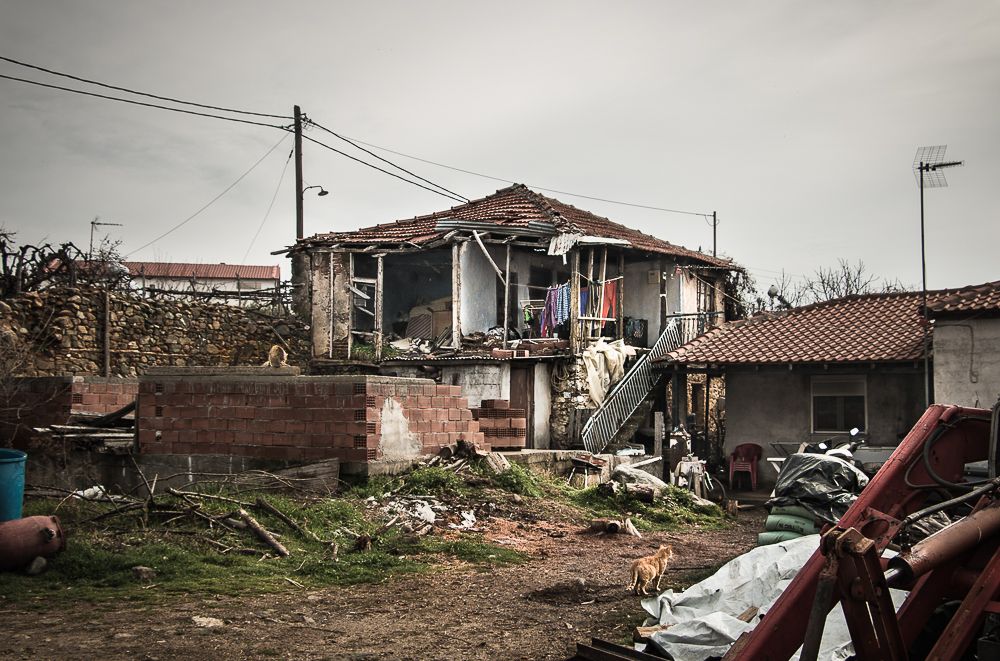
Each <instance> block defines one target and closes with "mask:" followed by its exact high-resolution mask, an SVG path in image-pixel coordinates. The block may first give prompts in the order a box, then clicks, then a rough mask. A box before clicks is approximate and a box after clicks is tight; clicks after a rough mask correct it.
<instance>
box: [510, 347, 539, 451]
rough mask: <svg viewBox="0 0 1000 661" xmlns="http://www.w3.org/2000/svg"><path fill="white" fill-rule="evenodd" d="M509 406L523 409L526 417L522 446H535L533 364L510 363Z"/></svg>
mask: <svg viewBox="0 0 1000 661" xmlns="http://www.w3.org/2000/svg"><path fill="white" fill-rule="evenodd" d="M510 407H511V408H512V409H524V412H525V416H526V417H527V419H528V424H527V428H528V429H527V431H526V432H525V433H526V437H525V439H524V447H526V448H534V447H535V426H534V424H533V421H534V419H535V365H534V364H533V363H532V364H530V365H518V364H516V363H511V366H510Z"/></svg>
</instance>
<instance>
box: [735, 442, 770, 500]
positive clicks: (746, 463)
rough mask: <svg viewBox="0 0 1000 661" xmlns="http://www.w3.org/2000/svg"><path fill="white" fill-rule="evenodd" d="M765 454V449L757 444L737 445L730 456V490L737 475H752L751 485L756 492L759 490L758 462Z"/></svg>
mask: <svg viewBox="0 0 1000 661" xmlns="http://www.w3.org/2000/svg"><path fill="white" fill-rule="evenodd" d="M763 454H764V448H762V447H761V446H759V445H757V444H756V443H743V444H742V445H737V446H736V448H735V449H734V450H733V453H732V454H731V455H729V488H730V489H732V488H733V475H735V474H736V473H740V472H743V473H750V485H751V487H752V488H753V490H754V491H756V490H757V462H758V461H760V458H761V457H762V456H763Z"/></svg>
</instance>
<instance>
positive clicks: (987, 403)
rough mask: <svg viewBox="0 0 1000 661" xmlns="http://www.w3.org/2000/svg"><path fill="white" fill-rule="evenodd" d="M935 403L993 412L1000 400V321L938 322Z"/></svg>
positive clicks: (995, 319) (935, 325) (942, 320)
mask: <svg viewBox="0 0 1000 661" xmlns="http://www.w3.org/2000/svg"><path fill="white" fill-rule="evenodd" d="M933 369H934V401H935V402H938V403H940V404H960V405H962V406H981V407H983V408H990V407H991V406H993V404H994V403H996V401H997V397H998V396H1000V319H997V318H992V319H989V318H988V319H970V320H967V321H951V320H947V319H939V320H937V321H935V322H934V368H933Z"/></svg>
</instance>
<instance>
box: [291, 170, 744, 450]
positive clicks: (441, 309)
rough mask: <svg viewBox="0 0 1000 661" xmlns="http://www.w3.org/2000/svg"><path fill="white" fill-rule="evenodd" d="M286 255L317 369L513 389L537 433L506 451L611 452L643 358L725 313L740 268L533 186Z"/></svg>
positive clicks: (640, 397)
mask: <svg viewBox="0 0 1000 661" xmlns="http://www.w3.org/2000/svg"><path fill="white" fill-rule="evenodd" d="M290 252H291V253H292V254H293V256H294V255H295V254H298V257H297V258H298V259H305V260H306V261H307V264H308V272H309V273H310V274H311V278H310V279H309V282H307V283H305V285H306V286H307V288H308V298H309V301H310V306H311V328H312V339H313V361H312V364H311V371H312V372H313V373H318V374H323V373H327V374H336V373H343V372H350V371H358V370H369V371H372V372H377V373H381V374H383V375H396V376H401V377H412V376H421V377H427V376H432V377H434V378H435V379H436V380H438V381H439V382H440V383H442V384H446V385H451V386H460V387H461V390H462V393H463V394H464V395H465V396H466V397H467V398H468V400H469V405H470V406H471V407H476V406H479V404H480V402H481V401H483V400H509V401H510V406H511V408H514V409H519V410H522V409H523V410H524V412H525V417H526V418H527V428H526V429H525V430H524V431H523V432H520V431H518V430H510V432H508V433H511V434H512V435H518V434H523V436H522V437H521V438H519V439H512V440H511V441H510V442H508V443H504V442H503V441H500V442H498V439H497V438H494V439H492V440H493V443H494V446H501V447H502V446H504V445H508V446H519V447H528V448H567V447H574V446H576V445H578V444H579V442H580V439H581V437H582V438H583V440H584V443H585V445H586V446H587V448H588V449H592V450H593V449H595V448H596V450H600V449H602V448H603V447H604V446H605V445H606V444H607V442H609V441H610V440H611V437H612V436H613V435H614V433H615V432H616V431H617V430H618V429H619V428H620V427H621V425H622V424H623V423H624V422H625V420H626V419H627V418H628V417H629V416H631V415H632V414H633V413H634V412H635V411H636V409H637V408H638V407H639V404H641V403H642V401H644V400H646V399H647V398H648V397H649V396H650V394H651V392H652V391H653V389H654V384H655V379H654V377H653V375H652V372H651V371H650V369H649V362H648V359H649V354H650V353H651V352H652V353H656V352H659V353H664V352H665V351H666V350H669V349H672V348H674V347H676V346H679V344H680V343H682V342H683V341H684V340H685V339H688V338H690V337H694V336H695V335H697V334H698V333H700V332H701V331H703V330H705V329H706V328H708V327H711V326H714V325H717V324H718V323H721V321H722V317H723V311H724V306H723V286H724V282H725V278H726V276H727V275H728V274H730V273H731V272H733V271H735V270H737V267H735V266H734V265H733V264H732V263H731V262H730V261H729V260H724V259H719V258H716V257H713V256H711V255H707V254H704V253H701V252H698V251H694V250H688V249H686V248H683V247H681V246H677V245H674V244H671V243H668V242H666V241H663V240H661V239H658V238H656V237H653V236H650V235H647V234H643V233H642V232H639V231H636V230H633V229H630V228H628V227H625V226H623V225H620V224H618V223H614V222H612V221H610V220H608V219H606V218H602V217H600V216H597V215H595V214H592V213H590V212H587V211H584V210H582V209H577V208H575V207H573V206H571V205H568V204H564V203H562V202H560V201H558V200H555V199H552V198H549V197H546V196H543V195H541V194H539V193H536V192H534V191H532V190H530V189H528V188H527V187H525V186H523V185H514V186H511V187H509V188H505V189H502V190H499V191H497V192H496V193H495V194H493V195H489V196H487V197H484V198H482V199H478V200H474V201H471V202H468V203H466V204H463V205H461V206H456V207H453V208H451V209H447V210H445V211H440V212H437V213H432V214H429V215H425V216H419V217H415V218H411V219H407V220H399V221H396V222H391V223H386V224H381V225H376V226H374V227H368V228H364V229H360V230H357V231H352V232H337V233H329V234H318V235H315V236H312V237H308V238H305V239H302V240H300V241H299V242H298V243H297V244H296V245H295V246H293V247H292V248H291V249H290ZM626 355H628V356H631V355H636V356H637V359H636V360H630V361H629V364H628V365H625V357H626ZM587 365H589V368H588V367H587ZM623 373H624V378H622V377H621V375H622V374H623ZM615 382H618V385H617V386H616V387H614V388H612V389H611V393H610V394H609V395H608V396H607V397H605V394H606V393H607V389H608V387H609V386H611V385H612V384H614V383H615ZM598 405H601V406H598ZM612 409H613V410H612ZM591 417H593V418H602V419H603V422H602V423H601V424H599V425H595V422H594V421H593V420H591V421H590V422H589V423H588V419H590V418H591ZM585 427H586V429H585ZM595 430H596V431H595ZM595 434H597V436H595Z"/></svg>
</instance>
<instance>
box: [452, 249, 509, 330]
mask: <svg viewBox="0 0 1000 661" xmlns="http://www.w3.org/2000/svg"><path fill="white" fill-rule="evenodd" d="M493 252H494V253H496V252H499V251H496V250H494V251H493ZM492 257H493V261H495V262H496V263H497V266H500V265H501V264H502V263H503V262H504V260H505V259H506V258H505V256H503V255H501V256H500V257H499V261H498V257H497V255H496V254H492ZM459 259H460V264H461V271H462V307H461V314H462V317H461V322H462V333H463V334H464V335H468V334H470V333H474V332H476V331H479V332H485V331H486V330H487V329H489V328H491V327H493V326H496V325H497V273H496V271H494V270H493V266H491V265H490V263H489V261H488V260H487V259H486V256H485V255H483V251H482V250H480V248H479V245H478V244H477V243H476V242H475V241H468V242H466V243H464V244H462V250H461V255H460V258H459ZM500 268H501V269H502V268H503V266H500Z"/></svg>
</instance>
